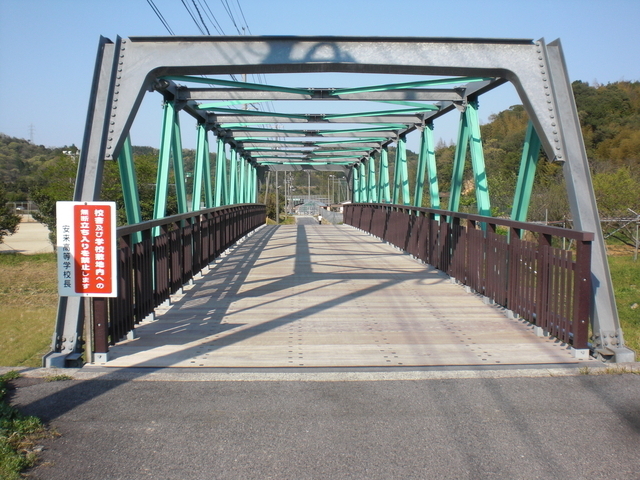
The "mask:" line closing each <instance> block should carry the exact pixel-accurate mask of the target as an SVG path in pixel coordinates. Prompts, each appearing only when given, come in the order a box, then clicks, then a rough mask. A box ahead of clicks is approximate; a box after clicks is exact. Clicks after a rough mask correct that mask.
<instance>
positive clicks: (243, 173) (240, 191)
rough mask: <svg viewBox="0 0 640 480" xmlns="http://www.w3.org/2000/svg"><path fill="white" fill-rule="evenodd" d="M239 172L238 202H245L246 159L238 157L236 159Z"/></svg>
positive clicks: (246, 182)
mask: <svg viewBox="0 0 640 480" xmlns="http://www.w3.org/2000/svg"><path fill="white" fill-rule="evenodd" d="M238 166H239V167H240V174H239V180H238V203H247V184H248V181H247V161H246V160H245V159H244V158H242V157H240V158H239V159H238Z"/></svg>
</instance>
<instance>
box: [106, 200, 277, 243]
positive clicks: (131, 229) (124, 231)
mask: <svg viewBox="0 0 640 480" xmlns="http://www.w3.org/2000/svg"><path fill="white" fill-rule="evenodd" d="M248 205H256V206H264V204H262V203H235V204H233V205H223V206H221V207H212V208H205V209H203V210H195V211H193V212H187V213H179V214H176V215H171V216H169V217H164V218H159V219H157V220H147V221H145V222H140V223H134V224H131V225H123V226H121V227H118V228H117V229H116V236H117V237H118V238H120V237H126V236H127V235H131V234H133V233H137V232H143V231H145V230H150V229H152V228H154V227H161V226H163V225H168V224H170V223H177V222H180V221H182V220H186V219H187V218H194V217H199V216H201V215H206V214H208V213H214V212H219V211H222V210H226V209H230V208H235V207H242V206H248Z"/></svg>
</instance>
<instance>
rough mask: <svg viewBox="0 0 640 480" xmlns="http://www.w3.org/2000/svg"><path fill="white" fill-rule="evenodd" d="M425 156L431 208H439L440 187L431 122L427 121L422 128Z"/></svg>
mask: <svg viewBox="0 0 640 480" xmlns="http://www.w3.org/2000/svg"><path fill="white" fill-rule="evenodd" d="M423 133H424V135H425V137H426V138H425V143H426V145H427V148H426V158H427V172H428V175H429V199H430V201H431V205H430V206H431V208H436V209H439V208H440V189H439V188H438V167H437V166H436V151H435V150H436V148H435V142H434V141H433V124H432V123H429V124H427V125H426V127H425V129H424V132H423Z"/></svg>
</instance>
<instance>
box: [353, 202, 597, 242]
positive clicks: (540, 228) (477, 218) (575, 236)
mask: <svg viewBox="0 0 640 480" xmlns="http://www.w3.org/2000/svg"><path fill="white" fill-rule="evenodd" d="M357 205H362V206H368V207H384V208H391V209H396V210H408V211H414V212H422V213H426V214H432V215H442V216H445V217H455V218H460V219H464V220H472V221H474V222H482V223H488V224H492V225H501V226H504V227H509V228H515V229H518V230H528V231H530V232H535V233H541V234H543V235H552V236H555V237H564V238H568V239H571V240H577V241H582V242H592V241H593V240H594V233H593V232H586V231H583V230H573V229H570V228H562V227H550V226H548V225H540V224H537V223H527V222H518V221H516V220H510V219H507V218H499V217H486V216H482V215H476V214H473V213H462V212H452V211H450V210H437V209H435V208H426V207H412V206H411V205H398V204H392V203H350V204H346V205H345V207H347V208H349V207H352V206H357Z"/></svg>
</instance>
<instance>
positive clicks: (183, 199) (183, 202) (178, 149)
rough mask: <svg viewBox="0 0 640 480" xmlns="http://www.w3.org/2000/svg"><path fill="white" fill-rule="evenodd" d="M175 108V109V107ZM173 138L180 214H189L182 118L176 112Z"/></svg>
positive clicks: (172, 150)
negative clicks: (181, 128) (183, 154)
mask: <svg viewBox="0 0 640 480" xmlns="http://www.w3.org/2000/svg"><path fill="white" fill-rule="evenodd" d="M174 108H175V107H174ZM173 121H174V126H173V138H172V141H171V154H172V157H173V173H174V175H175V180H176V197H177V199H178V213H187V212H188V211H189V206H188V205H187V186H186V178H185V174H184V173H185V172H184V161H183V159H182V134H181V132H180V117H179V116H178V112H177V111H176V113H175V115H174V117H173Z"/></svg>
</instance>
